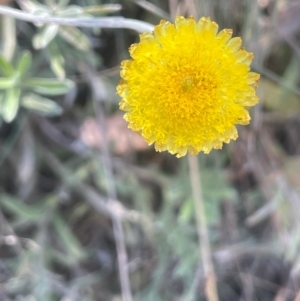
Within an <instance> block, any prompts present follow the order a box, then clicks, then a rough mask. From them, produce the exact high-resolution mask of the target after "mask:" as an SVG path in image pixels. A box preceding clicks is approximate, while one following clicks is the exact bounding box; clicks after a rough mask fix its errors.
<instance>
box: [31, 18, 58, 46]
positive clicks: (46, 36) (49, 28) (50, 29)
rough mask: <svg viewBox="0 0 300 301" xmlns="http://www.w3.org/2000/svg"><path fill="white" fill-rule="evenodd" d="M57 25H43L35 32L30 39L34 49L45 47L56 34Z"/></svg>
mask: <svg viewBox="0 0 300 301" xmlns="http://www.w3.org/2000/svg"><path fill="white" fill-rule="evenodd" d="M58 28H59V25H57V24H49V25H45V26H44V27H43V28H42V30H41V31H40V32H39V33H37V34H36V35H35V36H34V37H33V40H32V43H33V47H34V48H35V49H42V48H45V47H46V46H47V45H48V44H49V43H50V42H51V41H52V40H53V39H54V38H55V36H56V34H57V32H58Z"/></svg>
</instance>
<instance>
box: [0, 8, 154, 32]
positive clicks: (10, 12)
mask: <svg viewBox="0 0 300 301" xmlns="http://www.w3.org/2000/svg"><path fill="white" fill-rule="evenodd" d="M0 15H6V16H11V17H14V18H15V19H19V20H23V21H27V22H31V23H38V24H59V25H67V26H76V27H99V28H127V29H133V30H135V31H137V32H152V31H153V29H154V26H153V25H152V24H149V23H147V22H143V21H139V20H134V19H126V18H123V17H101V18H91V17H88V18H87V17H84V18H61V17H56V16H50V15H49V16H47V15H46V16H45V15H38V14H31V13H26V12H23V11H21V10H19V9H15V8H11V7H6V6H2V5H0Z"/></svg>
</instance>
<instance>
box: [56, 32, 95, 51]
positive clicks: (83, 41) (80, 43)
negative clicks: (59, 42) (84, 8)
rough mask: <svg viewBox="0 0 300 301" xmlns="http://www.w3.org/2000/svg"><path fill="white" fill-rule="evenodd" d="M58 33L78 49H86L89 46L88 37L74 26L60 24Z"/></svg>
mask: <svg viewBox="0 0 300 301" xmlns="http://www.w3.org/2000/svg"><path fill="white" fill-rule="evenodd" d="M59 34H60V36H61V37H62V38H63V39H64V40H66V41H67V42H68V43H70V44H71V45H73V46H74V47H76V48H77V49H79V50H82V51H88V50H89V49H90V47H91V45H90V41H89V39H88V37H87V36H86V35H85V34H84V33H82V32H81V31H80V30H79V29H77V28H75V27H69V26H60V27H59Z"/></svg>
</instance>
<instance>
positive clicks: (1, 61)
mask: <svg viewBox="0 0 300 301" xmlns="http://www.w3.org/2000/svg"><path fill="white" fill-rule="evenodd" d="M0 69H1V70H2V71H3V74H4V75H6V76H12V75H13V74H14V68H13V66H12V65H11V63H10V62H9V61H7V60H6V59H5V57H4V56H3V55H2V54H1V53H0Z"/></svg>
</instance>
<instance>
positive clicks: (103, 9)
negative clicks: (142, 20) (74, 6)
mask: <svg viewBox="0 0 300 301" xmlns="http://www.w3.org/2000/svg"><path fill="white" fill-rule="evenodd" d="M121 9H122V5H120V4H103V5H94V6H86V7H84V8H83V13H84V14H94V15H95V14H97V15H104V14H110V13H114V12H117V11H120V10H121Z"/></svg>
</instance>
